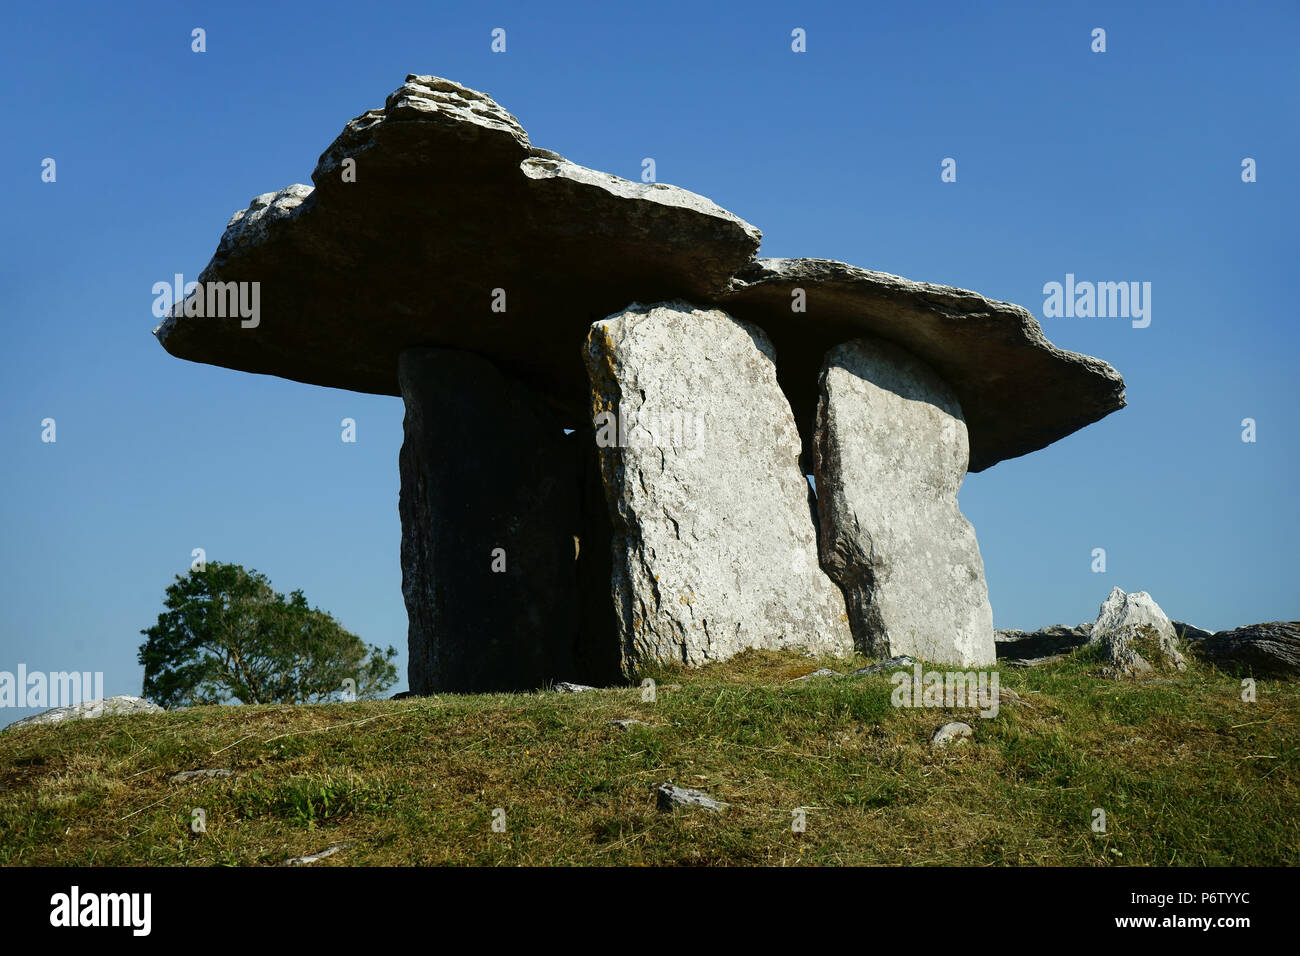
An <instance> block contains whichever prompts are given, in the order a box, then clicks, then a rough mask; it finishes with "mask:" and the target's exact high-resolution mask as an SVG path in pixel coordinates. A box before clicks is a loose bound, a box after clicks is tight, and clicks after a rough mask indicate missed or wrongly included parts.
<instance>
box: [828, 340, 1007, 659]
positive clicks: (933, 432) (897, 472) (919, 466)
mask: <svg viewBox="0 0 1300 956" xmlns="http://www.w3.org/2000/svg"><path fill="white" fill-rule="evenodd" d="M815 435H816V439H815V441H816V447H815V449H814V456H813V457H814V464H815V468H816V472H815V474H816V480H817V507H818V513H819V515H820V519H821V520H820V547H821V560H822V564H823V566H824V567H825V568H826V570H827V571H828V573H829V574H830V575H831V577H832V578H834V579H835V580H836V581H837V582H838V583H839V585H840V587H841V588H843V590H844V595H845V599H846V601H847V604H848V611H849V619H850V620H851V621H852V625H853V636H854V640H855V642H856V643H857V646H858V648H859V649H860V650H862V651H863V652H864V653H869V654H878V655H881V656H885V657H892V656H895V655H898V654H909V655H911V656H913V657H919V658H922V659H925V660H929V661H935V662H942V663H950V664H955V665H958V666H961V667H973V666H983V665H990V664H993V663H994V660H995V650H994V648H995V645H994V641H993V611H992V609H991V608H990V607H989V598H988V588H987V586H986V585H985V583H984V562H983V561H982V560H981V558H980V552H979V545H978V543H977V542H976V540H975V531H974V529H973V528H972V527H971V524H970V522H969V521H967V520H966V518H965V517H964V516H963V515H962V513H961V511H960V510H959V509H958V507H957V491H958V489H959V488H960V487H961V483H962V479H963V478H964V477H965V475H966V465H967V462H968V459H969V454H970V452H969V445H968V443H967V436H966V423H965V422H964V421H963V419H962V412H961V406H960V405H959V403H958V402H957V399H956V397H955V396H954V395H953V392H952V389H951V388H949V387H948V386H947V384H945V383H944V381H943V380H942V379H940V378H939V376H938V375H936V374H935V373H934V372H933V371H932V370H931V369H930V368H929V367H928V366H926V365H925V364H923V363H922V362H920V361H918V360H917V359H916V358H914V357H913V356H912V355H910V354H909V353H907V352H905V351H903V350H902V349H899V348H897V347H895V346H892V345H890V344H888V343H886V342H882V341H879V340H874V339H856V340H854V341H852V342H846V343H844V344H843V345H839V346H837V347H835V348H833V349H831V350H830V351H829V352H828V353H827V354H826V358H825V360H824V362H823V364H822V370H821V375H820V378H819V400H818V405H817V420H816V429H815Z"/></svg>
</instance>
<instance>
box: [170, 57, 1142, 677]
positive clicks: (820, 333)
mask: <svg viewBox="0 0 1300 956" xmlns="http://www.w3.org/2000/svg"><path fill="white" fill-rule="evenodd" d="M312 181H313V183H314V186H305V185H292V186H288V187H286V188H284V189H281V190H280V191H279V192H276V193H267V194H265V195H262V196H258V197H257V198H256V199H254V200H253V201H252V203H251V205H250V206H249V207H248V208H247V209H246V210H243V211H240V212H237V213H235V215H234V216H233V217H232V218H231V220H230V222H229V224H228V225H227V226H226V230H225V234H224V235H223V236H222V237H221V241H220V244H219V246H218V247H217V251H216V253H215V254H214V255H213V257H212V260H211V262H210V263H209V264H208V265H207V267H206V268H205V269H204V270H203V272H202V273H201V274H200V275H199V277H198V286H197V288H195V289H193V290H192V292H191V293H190V295H188V296H187V297H186V298H184V299H183V300H182V301H181V302H178V303H176V305H175V306H174V307H173V308H172V310H171V312H170V313H168V314H167V316H166V317H165V318H164V320H163V321H162V324H161V325H160V326H159V327H158V328H157V329H156V330H155V334H156V335H157V338H158V340H159V342H160V343H161V344H162V346H163V347H164V348H165V349H166V350H167V351H168V352H169V353H171V354H172V355H174V356H177V357H179V358H184V359H189V360H191V361H196V362H205V363H208V364H212V365H220V366H224V367H227V368H231V369H238V370H240V371H245V372H258V373H262V374H268V375H278V376H281V377H283V378H288V379H293V380H296V381H300V382H308V383H311V384H315V385H327V386H331V387H334V388H342V389H351V390H353V391H358V392H369V393H374V394H380V395H395V396H396V395H400V396H401V398H402V400H403V402H404V404H405V409H406V414H405V420H404V442H403V445H402V449H401V453H400V457H399V463H398V464H399V468H400V472H401V493H400V499H399V512H400V515H401V522H402V539H401V564H402V592H403V596H404V598H405V602H406V608H407V613H408V618H409V624H410V629H409V674H408V677H409V682H410V688H411V691H412V692H413V693H416V694H431V693H434V692H486V691H507V690H522V689H529V688H537V687H541V686H544V685H546V684H548V683H550V682H553V681H560V680H569V681H577V682H581V683H586V684H597V685H599V684H606V683H609V682H614V681H619V680H627V679H635V678H636V677H637V675H638V673H639V672H640V671H641V669H643V668H644V667H645V665H647V664H649V663H652V662H668V661H672V662H680V663H683V664H685V665H688V666H695V665H700V664H704V663H707V662H711V661H720V660H725V659H726V658H728V657H730V656H732V655H734V654H736V653H738V652H740V651H742V650H744V649H746V648H769V649H784V648H794V649H800V650H803V651H806V652H808V653H811V654H815V655H847V654H850V653H852V652H853V651H854V650H855V649H856V650H858V651H860V652H862V653H864V654H869V655H875V656H882V657H894V656H899V655H903V654H906V655H911V656H913V657H916V658H920V659H924V660H927V661H933V662H940V663H950V664H953V665H956V666H959V667H963V668H967V667H977V666H982V665H992V664H994V662H995V650H994V646H995V645H994V634H993V618H992V611H991V609H990V607H989V600H988V590H987V587H986V585H985V580H984V566H983V561H982V559H981V557H980V551H979V545H978V543H977V541H976V538H975V532H974V530H973V528H972V527H971V525H970V522H968V521H967V520H966V518H965V517H964V516H963V515H962V513H961V511H960V510H959V509H958V505H957V492H958V489H959V488H960V486H961V483H962V479H963V477H964V476H965V474H966V472H967V471H982V470H984V469H986V468H989V467H991V466H992V465H994V464H996V463H997V462H999V461H1002V460H1003V459H1006V458H1014V457H1016V456H1019V455H1024V454H1027V453H1029V452H1032V451H1035V450H1037V449H1039V448H1042V447H1044V446H1046V445H1048V444H1051V443H1052V442H1054V441H1056V440H1057V439H1059V438H1062V437H1063V436H1065V435H1068V434H1070V433H1071V432H1073V431H1075V430H1077V429H1079V428H1082V427H1083V426H1085V425H1088V424H1090V423H1092V422H1095V421H1097V420H1099V419H1101V418H1102V417H1104V416H1106V415H1108V414H1109V413H1111V412H1113V411H1115V410H1117V409H1119V408H1121V407H1123V406H1124V404H1125V400H1124V381H1123V379H1122V378H1121V377H1120V375H1119V374H1118V373H1117V372H1116V371H1115V370H1114V369H1113V368H1111V366H1109V365H1108V364H1106V363H1105V362H1102V361H1100V360H1098V359H1095V358H1091V357H1089V356H1085V355H1079V354H1076V353H1073V352H1066V351H1063V350H1061V349H1058V348H1056V347H1055V346H1054V345H1052V344H1051V343H1050V342H1049V341H1047V339H1046V338H1045V336H1044V335H1043V331H1042V329H1041V327H1040V326H1039V324H1038V322H1037V321H1036V320H1035V318H1034V317H1033V315H1032V314H1031V313H1030V312H1028V311H1027V310H1025V309H1023V308H1021V307H1020V306H1018V305H1012V304H1009V303H1005V302H997V301H993V300H990V299H986V298H984V297H983V296H981V295H978V294H976V293H974V292H969V291H966V290H963V289H956V288H950V287H947V286H939V285H930V284H927V283H920V282H912V281H910V280H907V279H902V278H899V277H897V276H893V275H887V274H884V273H880V272H871V271H868V270H866V269H859V268H856V267H854V266H850V265H846V264H844V263H841V262H834V261H829V260H824V259H762V258H756V253H757V252H758V248H759V243H760V240H761V238H762V234H761V233H760V232H759V230H758V229H757V228H755V227H754V226H752V225H750V224H749V223H747V222H745V221H744V220H742V219H740V218H738V217H736V216H734V215H732V214H731V213H729V212H727V211H726V210H724V209H722V208H720V207H718V206H717V205H716V204H714V203H713V202H711V201H710V200H708V199H706V198H704V197H703V196H699V195H696V194H695V193H691V192H688V191H686V190H684V189H679V188H677V187H676V186H670V185H666V184H662V183H657V182H650V183H644V182H631V181H628V180H625V179H620V178H619V177H617V176H611V175H609V174H608V173H603V172H597V171H595V170H591V169H586V168H584V167H582V166H579V165H577V164H575V163H572V162H569V161H568V160H567V159H565V158H564V157H562V156H561V155H559V154H558V153H554V152H552V151H550V150H546V149H540V148H538V147H535V146H533V145H532V144H531V143H530V142H529V139H528V135H527V133H525V132H524V129H523V127H521V126H520V124H519V122H518V121H517V120H516V119H515V118H514V117H513V116H512V115H510V114H509V113H507V112H506V111H505V110H504V109H503V108H502V107H500V106H499V105H497V103H496V102H494V101H493V100H492V98H491V97H489V96H487V95H486V94H484V93H480V92H477V91H475V90H471V89H468V88H466V87H464V86H461V85H460V84H458V83H454V82H452V81H450V80H446V79H442V78H439V77H434V76H414V75H412V76H408V77H407V78H406V82H405V83H404V84H403V85H402V87H401V88H400V89H398V90H397V91H396V92H394V93H393V94H392V95H391V96H389V97H388V99H387V101H386V102H385V104H384V107H383V108H382V109H377V110H371V111H369V112H367V113H365V114H364V115H362V116H359V117H357V118H356V119H353V120H352V121H351V122H349V123H348V124H347V126H346V128H345V129H344V130H343V132H342V133H341V134H340V135H339V137H338V138H337V139H336V140H335V141H334V142H333V143H332V144H330V146H329V147H328V148H327V149H326V150H325V152H324V153H323V154H322V155H321V157H320V159H319V161H318V163H317V165H316V169H315V171H314V172H313V174H312ZM230 283H256V284H257V285H256V286H255V287H254V288H256V289H257V290H258V292H259V296H258V302H259V314H258V316H257V318H256V320H254V321H249V320H248V319H247V318H246V317H241V314H239V313H236V312H234V310H230V311H231V312H232V314H229V315H227V314H224V313H225V312H226V311H227V310H224V309H221V308H213V306H212V303H213V301H214V298H215V299H216V300H217V301H218V303H220V301H221V294H218V295H216V296H214V295H213V294H212V290H213V289H214V288H215V289H217V290H218V293H220V291H221V290H225V289H231V288H234V287H233V286H231V285H228V284H230ZM808 475H811V476H812V477H813V479H814V483H815V491H814V488H813V487H810V484H809V482H808V480H807V477H806V476H808Z"/></svg>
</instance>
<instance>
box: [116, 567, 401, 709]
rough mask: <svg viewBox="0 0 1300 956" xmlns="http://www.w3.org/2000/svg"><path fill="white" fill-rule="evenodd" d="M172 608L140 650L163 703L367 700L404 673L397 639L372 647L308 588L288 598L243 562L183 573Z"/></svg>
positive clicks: (171, 596) (147, 681)
mask: <svg viewBox="0 0 1300 956" xmlns="http://www.w3.org/2000/svg"><path fill="white" fill-rule="evenodd" d="M164 606H165V607H166V610H165V611H163V613H161V614H159V615H158V623H157V624H155V625H154V626H153V627H151V628H149V629H148V630H144V631H141V632H140V633H141V634H143V635H145V637H146V638H147V640H146V641H145V642H144V643H143V644H141V645H140V658H139V659H140V663H141V664H143V665H144V696H145V697H146V698H148V699H149V700H152V701H154V702H155V703H157V704H160V705H162V706H163V707H176V706H194V705H198V704H220V703H228V702H231V701H232V700H238V701H239V702H240V703H244V704H269V703H282V704H302V703H310V702H317V701H323V700H326V699H329V698H331V697H334V696H338V695H342V696H347V695H350V694H351V693H355V694H356V696H357V698H359V699H367V698H374V697H377V696H379V695H380V694H381V693H383V692H384V691H385V690H386V689H387V688H389V687H391V686H392V685H393V684H394V683H395V682H396V680H397V668H396V667H394V666H393V663H392V659H393V658H394V657H396V656H397V651H396V650H394V649H393V648H392V647H389V648H388V649H387V650H386V651H381V650H380V649H379V648H378V647H376V646H374V645H369V646H367V645H366V644H365V643H364V642H363V641H362V640H361V638H359V637H358V636H357V635H355V634H352V633H351V632H349V631H347V630H345V629H344V628H343V626H342V625H341V624H339V622H338V621H336V620H334V618H333V617H331V616H330V615H329V614H327V613H325V612H324V611H322V610H320V609H319V608H313V607H309V606H308V605H307V599H306V598H305V597H304V596H303V593H302V592H301V591H294V592H292V593H291V594H290V595H289V596H288V597H287V598H286V597H285V596H284V595H283V594H279V593H277V592H276V591H275V590H273V589H272V587H271V582H270V581H268V580H267V578H266V576H265V575H263V574H259V573H258V572H257V571H248V570H245V569H244V568H242V567H240V566H239V565H238V564H222V563H220V562H217V561H210V562H208V563H207V565H206V567H205V568H204V569H203V570H202V571H199V570H191V571H190V573H189V575H188V576H186V577H181V576H180V575H177V576H176V581H175V582H174V583H173V584H171V585H170V586H169V587H168V588H167V593H166V599H165V601H164ZM345 681H354V682H355V687H353V686H352V685H350V684H345Z"/></svg>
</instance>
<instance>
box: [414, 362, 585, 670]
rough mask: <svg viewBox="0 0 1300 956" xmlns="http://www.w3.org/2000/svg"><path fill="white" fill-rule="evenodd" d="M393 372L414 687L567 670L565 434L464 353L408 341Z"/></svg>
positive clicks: (531, 397) (537, 405)
mask: <svg viewBox="0 0 1300 956" xmlns="http://www.w3.org/2000/svg"><path fill="white" fill-rule="evenodd" d="M399 381H400V384H401V392H402V398H403V400H404V401H405V403H406V418H405V420H404V423H403V424H404V430H405V438H404V441H403V443H402V451H401V456H400V459H399V466H400V470H401V481H402V488H401V498H400V503H399V510H400V512H401V516H402V594H403V596H404V597H405V599H406V611H407V615H408V617H409V619H410V631H409V637H408V640H409V648H410V663H409V670H408V677H409V681H410V686H411V690H412V692H413V693H416V694H432V693H434V692H436V691H452V692H483V691H507V690H527V689H531V688H536V687H540V686H542V685H543V684H545V683H546V682H548V681H552V680H560V679H564V678H567V677H569V676H570V675H571V673H572V647H573V636H574V627H575V617H574V608H575V606H576V603H575V597H576V594H575V591H576V588H575V577H574V545H573V531H574V528H575V527H576V526H577V520H578V519H577V504H578V503H577V492H576V487H577V476H576V474H575V469H574V467H573V456H572V454H571V452H570V450H569V448H568V447H567V445H566V442H565V436H564V432H563V430H562V429H561V427H560V425H559V424H558V423H557V422H555V421H553V420H552V419H551V416H550V413H549V412H547V411H546V409H545V407H544V406H543V404H542V402H541V400H540V399H539V398H538V397H537V396H536V395H535V394H534V393H533V392H532V391H531V390H529V389H528V388H527V387H526V386H524V385H522V384H520V383H518V382H516V381H514V380H512V379H509V378H507V377H506V376H504V375H503V374H501V372H500V371H499V370H498V369H497V368H496V367H495V366H494V365H492V364H491V363H490V362H488V361H486V360H484V359H482V358H479V357H478V356H476V355H472V354H470V353H468V352H459V351H454V350H449V349H430V348H412V349H407V350H405V351H404V352H402V355H401V360H400V369H399ZM496 549H501V550H500V551H497V550H496ZM494 567H495V568H497V570H494ZM501 568H504V570H500V569H501Z"/></svg>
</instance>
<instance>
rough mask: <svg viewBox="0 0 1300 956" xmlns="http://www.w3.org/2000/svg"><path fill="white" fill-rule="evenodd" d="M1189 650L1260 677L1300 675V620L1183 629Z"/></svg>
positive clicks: (1235, 669)
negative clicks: (1211, 629) (1217, 628)
mask: <svg viewBox="0 0 1300 956" xmlns="http://www.w3.org/2000/svg"><path fill="white" fill-rule="evenodd" d="M1183 640H1184V641H1185V642H1186V644H1187V647H1188V649H1189V650H1190V651H1191V652H1192V653H1194V654H1195V655H1196V656H1197V657H1199V658H1201V659H1202V660H1205V661H1209V662H1210V663H1211V664H1213V665H1215V666H1216V667H1219V668H1222V669H1224V670H1231V671H1241V672H1244V673H1250V674H1255V675H1258V676H1261V677H1296V676H1298V675H1300V621H1271V622H1269V623H1267V624H1250V625H1247V626H1246V627H1238V628H1234V629H1233V630H1231V631H1219V632H1217V633H1215V634H1208V633H1207V632H1205V631H1203V630H1201V629H1200V628H1195V629H1190V631H1189V632H1184V636H1183Z"/></svg>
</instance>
